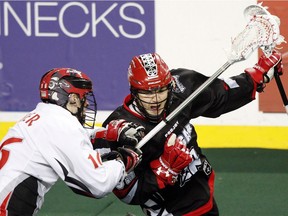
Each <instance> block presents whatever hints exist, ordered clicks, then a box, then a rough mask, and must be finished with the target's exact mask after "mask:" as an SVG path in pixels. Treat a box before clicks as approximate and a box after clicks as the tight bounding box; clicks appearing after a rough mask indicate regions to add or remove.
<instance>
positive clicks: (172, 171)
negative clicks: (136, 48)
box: [103, 51, 282, 216]
mask: <svg viewBox="0 0 288 216" xmlns="http://www.w3.org/2000/svg"><path fill="white" fill-rule="evenodd" d="M281 60H282V58H281V54H280V53H279V52H277V51H273V52H272V55H271V56H270V57H269V58H267V57H265V56H264V55H263V56H261V57H260V59H259V61H258V63H257V64H255V66H254V67H252V68H248V69H246V70H245V72H244V73H241V74H240V75H237V76H233V77H230V78H229V79H225V80H221V79H218V78H215V80H214V81H213V82H212V83H211V85H209V86H208V87H206V89H204V90H203V91H202V93H201V94H200V95H198V97H196V98H195V100H194V101H192V102H191V103H190V104H188V105H187V106H186V107H185V108H184V109H183V111H182V112H181V113H179V114H178V115H177V116H176V117H175V118H174V119H172V120H171V121H169V122H167V125H166V126H165V127H163V128H162V130H160V131H159V132H158V133H157V134H156V135H155V136H154V137H152V138H151V139H150V140H149V141H148V142H147V143H146V144H145V145H143V146H142V148H141V151H142V160H141V162H140V163H139V164H138V166H137V167H136V168H135V169H134V171H133V172H130V173H129V174H128V176H127V177H126V180H125V181H124V183H125V184H124V185H121V186H122V187H117V189H115V190H114V193H115V195H116V196H117V197H118V198H119V199H120V200H122V201H123V202H125V203H127V204H131V205H140V206H141V208H142V210H143V212H144V213H145V214H146V215H153V216H154V215H155V216H156V215H157V216H159V215H185V216H188V215H190V216H192V215H193V216H197V215H219V213H218V208H217V204H216V202H215V200H214V195H213V193H214V179H215V172H214V170H213V168H212V166H211V164H210V163H209V161H208V159H207V158H206V157H205V155H203V153H202V152H201V148H200V147H199V146H198V143H197V133H196V131H195V127H194V126H193V125H192V124H191V121H190V120H191V119H193V118H197V117H199V116H205V117H210V118H216V117H218V116H220V115H222V114H224V113H227V112H230V111H233V110H236V109H238V108H240V107H242V106H244V105H245V104H248V103H249V102H251V101H253V100H254V99H255V93H256V91H257V92H262V91H263V89H264V87H265V84H266V83H268V82H269V81H270V79H271V78H272V77H271V74H270V73H269V74H268V73H267V72H268V71H269V70H270V69H272V68H273V67H277V68H278V72H279V73H280V74H282V62H281ZM207 79H208V77H206V76H204V75H202V74H200V73H198V72H196V71H194V70H188V69H182V68H181V69H172V70H169V68H168V66H167V65H166V63H165V62H164V61H163V59H162V58H161V57H160V56H159V55H158V54H156V53H148V54H143V55H139V56H135V57H133V59H132V61H131V63H130V65H129V69H128V81H129V84H130V94H129V95H128V96H127V97H126V98H125V100H124V103H123V105H122V106H119V107H118V108H117V109H116V110H115V111H114V112H113V113H112V114H111V115H110V116H109V117H108V118H107V119H106V120H105V122H104V123H103V126H106V125H107V124H109V122H111V121H112V120H115V119H124V120H126V121H129V122H134V123H136V124H137V125H142V126H143V127H144V128H145V134H147V133H148V132H149V131H151V130H152V129H153V128H154V127H155V126H156V125H157V124H158V123H159V122H160V121H161V120H164V121H165V117H166V116H167V115H169V114H170V113H171V112H172V111H173V110H175V109H176V108H177V107H178V106H179V105H180V104H181V103H182V102H183V101H184V100H185V99H186V98H187V97H188V96H189V95H190V94H191V93H192V92H194V91H195V90H196V89H197V88H198V87H199V86H200V85H201V84H202V83H204V82H205V81H206V80H207ZM126 144H127V143H126ZM117 145H119V142H118V143H111V146H112V147H113V146H114V147H113V148H116V147H117ZM187 149H188V152H189V155H190V157H189V156H187Z"/></svg>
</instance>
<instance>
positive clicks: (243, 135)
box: [195, 125, 288, 149]
mask: <svg viewBox="0 0 288 216" xmlns="http://www.w3.org/2000/svg"><path fill="white" fill-rule="evenodd" d="M195 128H196V131H197V134H198V145H199V146H200V147H202V148H269V149H288V127H284V126H222V125H221V126H220V125H218V126H210V125H209V126H207V125H205V126H204V125H201V126H200V125H198V126H197V125H196V126H195Z"/></svg>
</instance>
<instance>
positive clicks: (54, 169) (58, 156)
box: [0, 68, 141, 216]
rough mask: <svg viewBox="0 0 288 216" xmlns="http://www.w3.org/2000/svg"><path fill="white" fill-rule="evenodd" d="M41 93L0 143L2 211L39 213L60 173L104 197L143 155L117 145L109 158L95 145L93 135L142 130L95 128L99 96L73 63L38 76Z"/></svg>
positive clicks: (79, 188)
mask: <svg viewBox="0 0 288 216" xmlns="http://www.w3.org/2000/svg"><path fill="white" fill-rule="evenodd" d="M40 98H41V100H42V102H40V103H39V104H38V105H37V106H36V108H35V109H34V110H33V111H31V112H30V113H29V114H28V115H26V116H25V117H24V118H23V119H21V120H20V121H19V122H17V123H16V125H15V126H14V127H12V128H11V129H10V130H9V131H8V133H7V134H6V136H5V137H4V138H3V140H2V142H1V144H0V152H1V154H0V155H1V157H0V215H1V216H6V215H7V216H8V215H26V216H27V215H35V214H36V213H37V212H38V210H39V209H40V208H41V206H42V204H43V201H44V195H45V194H46V193H47V192H48V191H49V190H50V188H51V187H52V186H53V185H54V184H55V183H56V181H57V180H58V179H59V178H61V179H62V180H63V181H64V182H65V183H66V184H67V186H69V187H70V188H71V189H72V190H73V191H74V192H75V193H77V194H81V195H85V196H89V197H94V198H101V197H103V196H105V195H106V194H107V193H109V192H111V191H112V190H113V189H114V188H115V187H116V186H117V185H121V184H122V181H123V179H124V177H125V176H126V175H127V173H129V172H130V170H133V168H134V167H135V166H136V165H137V163H138V162H139V160H140V158H141V156H140V155H139V154H137V153H136V152H134V151H133V150H131V149H125V148H119V149H117V151H115V152H114V158H113V159H112V160H111V159H110V160H108V161H107V160H106V159H104V160H102V158H106V157H105V154H104V155H103V154H102V152H100V151H97V150H93V147H92V143H91V139H93V140H95V139H96V138H97V139H102V140H106V139H109V140H112V141H117V140H119V141H121V140H122V141H123V140H124V143H125V141H126V140H129V139H132V140H133V139H134V140H135V139H136V141H137V138H139V137H137V134H138V132H139V130H136V129H135V127H134V126H135V125H132V124H129V123H128V122H125V121H115V122H113V123H111V124H110V125H108V127H107V129H105V128H96V129H93V127H94V122H95V117H96V110H97V109H96V101H95V97H94V94H93V90H92V82H91V80H90V78H89V77H88V76H87V75H86V74H85V73H83V72H81V71H78V70H75V69H71V68H55V69H52V70H50V71H48V72H47V73H45V74H44V75H43V77H42V79H41V81H40ZM86 128H90V129H93V130H89V131H88V130H87V129H86ZM138 129H139V128H138Z"/></svg>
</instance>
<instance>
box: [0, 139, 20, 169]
mask: <svg viewBox="0 0 288 216" xmlns="http://www.w3.org/2000/svg"><path fill="white" fill-rule="evenodd" d="M18 142H22V139H20V138H9V139H7V140H6V141H4V142H3V143H2V145H1V146H0V152H1V153H2V156H1V160H0V169H2V167H3V166H4V165H5V164H6V162H7V160H8V157H9V154H10V152H9V151H8V150H5V149H3V147H4V146H5V145H9V144H12V143H18Z"/></svg>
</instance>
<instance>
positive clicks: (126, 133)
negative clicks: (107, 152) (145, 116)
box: [106, 119, 145, 147]
mask: <svg viewBox="0 0 288 216" xmlns="http://www.w3.org/2000/svg"><path fill="white" fill-rule="evenodd" d="M106 129H107V132H106V139H107V140H108V141H118V142H120V143H121V144H122V145H125V146H132V147H135V146H136V145H137V144H138V142H139V141H140V140H141V139H142V138H143V137H144V130H145V128H144V127H143V126H141V125H138V124H136V123H133V122H127V121H126V120H123V119H119V120H112V121H111V122H110V123H109V124H108V125H107V126H106Z"/></svg>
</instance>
